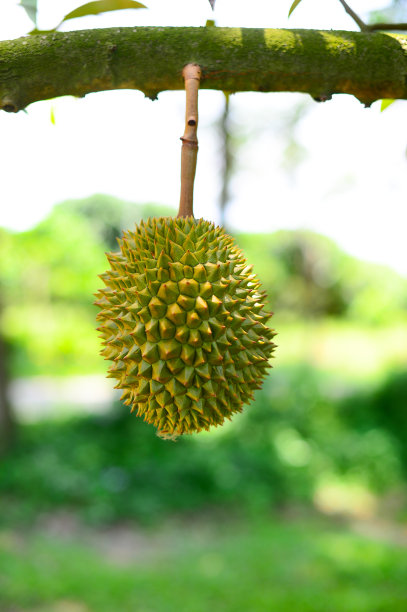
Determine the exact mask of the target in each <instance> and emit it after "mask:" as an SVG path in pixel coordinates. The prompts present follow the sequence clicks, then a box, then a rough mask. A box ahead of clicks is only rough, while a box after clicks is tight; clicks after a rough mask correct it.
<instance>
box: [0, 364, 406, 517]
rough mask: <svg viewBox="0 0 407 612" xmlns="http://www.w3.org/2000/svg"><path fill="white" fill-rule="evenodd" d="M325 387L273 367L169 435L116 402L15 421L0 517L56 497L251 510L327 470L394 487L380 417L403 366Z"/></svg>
mask: <svg viewBox="0 0 407 612" xmlns="http://www.w3.org/2000/svg"><path fill="white" fill-rule="evenodd" d="M336 391H337V387H336V385H335V381H333V380H330V379H329V378H325V379H324V378H321V376H320V375H318V374H317V373H316V372H315V371H312V370H310V369H304V368H293V369H287V370H281V369H280V370H279V371H276V372H273V376H272V379H271V378H269V379H268V381H267V382H266V385H265V388H264V389H263V390H262V391H260V392H259V393H258V394H257V396H256V400H255V402H254V403H253V405H252V406H250V407H247V408H246V409H245V411H244V412H243V413H242V414H240V415H237V416H236V417H234V419H233V420H232V421H231V422H227V423H226V424H225V425H224V426H223V427H221V428H218V429H215V430H214V431H212V432H209V433H206V432H204V433H201V434H199V435H197V436H185V437H182V438H181V439H179V440H178V441H177V442H171V441H163V440H161V439H159V438H157V436H156V435H155V432H154V429H153V428H152V427H150V426H148V425H146V424H145V423H144V422H143V421H142V420H141V419H139V418H137V417H135V416H134V415H129V414H128V411H127V410H126V409H124V408H123V407H121V406H115V407H114V409H113V410H112V412H111V413H109V414H107V415H99V416H88V417H82V418H75V419H71V420H68V421H52V422H38V423H36V424H32V425H25V426H23V427H21V429H20V439H19V442H18V443H17V445H16V447H15V449H14V450H13V451H12V452H11V453H10V455H9V456H8V457H7V458H6V459H5V460H3V462H2V469H1V471H0V496H1V498H2V500H3V502H2V504H3V512H2V516H1V519H0V520H1V521H3V522H4V521H6V522H7V521H9V520H11V521H14V520H21V521H23V522H26V521H30V520H31V519H32V518H33V516H35V515H36V514H38V513H39V512H43V511H50V510H54V509H55V508H58V507H68V508H72V509H75V511H78V512H80V513H81V515H82V516H83V517H84V518H85V519H87V520H89V521H90V522H92V523H99V522H101V523H103V522H111V521H116V520H119V519H124V518H137V519H139V520H142V521H147V522H148V521H153V522H155V521H157V520H158V519H162V518H163V517H165V516H166V515H167V514H168V513H174V512H180V511H183V512H185V511H197V510H200V509H202V508H210V507H214V506H224V507H227V508H229V509H232V508H236V507H237V508H240V509H241V510H242V511H247V512H252V511H255V512H257V511H259V510H264V509H268V508H270V507H276V506H278V507H280V506H281V505H285V504H286V503H290V502H293V501H294V502H297V503H307V502H311V501H312V500H313V499H314V497H315V494H316V492H317V490H318V488H319V487H320V485H321V483H324V482H327V481H328V482H329V481H331V482H332V481H335V479H338V478H342V479H344V480H345V481H348V482H350V483H354V484H355V483H356V484H357V485H358V486H360V487H363V488H365V489H366V490H367V491H370V492H371V493H372V494H377V495H380V494H383V493H386V492H389V491H391V490H392V489H394V488H397V487H401V486H402V485H403V471H406V470H407V457H406V453H405V444H404V446H403V440H404V441H405V423H404V426H403V428H400V430H398V429H397V420H395V424H394V426H393V425H392V426H391V427H389V426H387V425H383V419H386V418H388V416H387V415H388V414H389V413H390V412H391V411H393V412H397V411H398V412H399V413H400V419H402V418H403V417H402V416H401V415H402V413H403V410H404V409H405V405H406V397H407V396H406V393H407V374H404V375H398V376H395V377H393V378H391V379H389V380H388V381H386V383H385V384H384V385H382V386H379V387H378V388H377V390H376V391H375V392H373V393H371V394H370V396H366V395H365V394H363V393H362V394H361V393H358V394H354V395H352V396H349V397H345V398H343V399H342V400H338V398H337V397H336ZM404 414H405V413H404ZM361 415H363V418H362V416H361ZM390 420H391V421H392V419H390ZM404 421H405V419H404Z"/></svg>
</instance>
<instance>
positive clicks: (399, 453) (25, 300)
mask: <svg viewBox="0 0 407 612" xmlns="http://www.w3.org/2000/svg"><path fill="white" fill-rule="evenodd" d="M171 213H172V211H170V210H168V209H165V208H163V207H157V206H152V205H149V204H148V205H145V206H144V207H141V206H136V205H134V204H131V203H126V202H122V201H120V200H117V199H115V198H112V197H109V196H93V197H92V198H88V199H86V200H82V201H72V202H66V203H63V204H61V205H59V206H57V207H55V209H54V210H53V211H52V213H51V214H50V216H49V217H48V218H47V219H45V220H44V221H43V222H41V223H40V224H39V225H38V226H37V227H35V228H34V229H32V230H30V231H27V232H23V233H20V234H12V233H10V232H6V231H4V230H2V231H1V233H0V284H1V290H2V296H1V297H2V302H3V312H2V315H1V329H2V333H3V335H4V336H5V337H6V339H7V342H8V345H9V346H10V353H9V361H10V365H11V374H12V375H13V376H14V377H18V376H27V375H33V374H42V375H48V376H53V375H68V374H87V373H93V372H100V373H102V372H104V370H105V363H104V361H103V360H102V359H101V358H100V357H99V355H98V353H99V348H100V346H99V340H98V338H97V333H96V331H95V329H94V328H95V327H96V325H95V314H96V309H95V308H94V306H93V305H92V302H93V298H92V293H93V292H94V291H95V290H96V289H97V288H98V287H99V285H100V280H99V279H98V276H97V275H98V274H99V273H100V272H102V271H103V270H104V269H105V268H106V267H107V262H106V259H105V255H104V251H106V250H111V249H115V248H116V246H115V244H116V237H117V236H120V233H121V229H122V228H125V227H131V226H132V224H133V223H134V222H135V221H137V220H139V219H140V218H141V217H147V216H149V215H168V214H171ZM237 242H238V244H239V245H240V246H241V247H242V248H243V250H244V252H245V254H246V256H247V259H248V261H249V262H251V263H253V264H254V270H255V272H256V273H257V275H258V276H259V278H260V279H261V281H262V283H263V285H264V287H265V289H266V290H267V291H268V294H269V299H270V304H271V306H272V308H273V309H274V310H275V311H276V312H277V314H276V317H275V320H276V323H275V324H276V327H277V330H278V331H279V332H280V333H279V336H278V337H277V343H278V344H281V347H279V348H278V349H277V360H276V366H277V367H276V369H275V370H274V371H273V372H272V373H271V374H270V377H269V378H268V379H267V381H266V384H265V385H264V388H263V389H262V390H261V391H260V392H258V393H257V394H256V400H255V402H254V404H253V405H252V406H250V407H247V408H245V410H244V412H243V414H241V415H238V416H237V417H235V418H234V419H233V421H232V422H231V423H230V424H229V423H227V424H226V425H225V426H224V427H222V428H220V429H218V430H215V431H214V432H210V433H209V434H207V433H202V434H200V435H199V436H194V437H192V438H183V439H181V440H179V441H178V442H177V443H171V442H163V441H162V440H160V439H158V438H156V436H155V433H154V430H153V428H151V427H149V426H147V425H145V424H144V423H143V422H141V421H140V419H138V418H136V417H134V416H130V415H129V414H128V410H127V409H125V408H124V407H123V406H119V405H117V406H115V407H114V408H113V410H112V412H111V414H109V415H105V416H103V415H101V416H97V417H96V416H93V417H91V416H88V417H84V418H80V419H76V420H70V421H66V422H63V421H52V422H48V423H47V422H39V423H37V424H33V425H26V426H22V427H21V428H20V439H19V442H18V444H17V446H16V447H15V449H14V450H13V451H12V453H11V454H10V455H9V457H8V458H6V459H5V460H4V461H3V462H2V469H1V470H0V495H1V498H2V504H3V506H4V508H5V510H4V512H2V517H3V520H5V518H6V517H14V518H16V519H18V518H20V519H21V520H27V519H29V518H30V517H32V516H33V515H34V514H36V513H38V512H41V511H42V510H47V509H53V508H55V507H58V506H65V505H68V506H72V507H74V508H75V509H76V510H78V511H80V512H81V513H82V514H83V516H84V517H86V518H87V519H88V520H90V521H93V522H104V521H114V520H118V519H120V518H125V517H137V518H139V519H140V520H145V521H147V520H156V519H158V518H160V517H162V516H165V514H167V513H168V512H176V511H186V510H194V509H195V510H197V509H200V508H202V507H208V506H213V505H219V504H220V505H224V506H227V507H232V506H236V505H238V506H240V507H242V508H246V509H247V510H248V511H249V510H251V509H258V508H268V507H270V506H273V505H274V506H275V505H281V504H283V503H286V502H288V501H290V500H295V501H298V502H301V503H303V502H311V501H313V502H314V503H317V504H318V503H319V504H320V505H321V507H322V506H324V505H325V507H327V506H329V504H330V500H329V495H331V496H332V495H334V492H335V487H337V486H338V483H339V484H340V483H345V484H346V485H347V486H349V487H351V488H352V487H353V489H354V490H356V489H357V490H360V491H362V492H363V491H365V492H367V493H366V495H367V494H369V495H371V496H373V497H374V496H375V495H380V494H382V493H386V492H388V491H391V490H392V489H396V488H400V487H401V488H402V487H403V486H404V484H403V483H404V482H405V477H406V474H407V453H406V448H407V445H406V440H407V429H406V419H405V414H406V408H407V383H406V380H407V374H406V372H405V368H404V370H403V366H402V364H403V360H404V362H405V359H406V349H407V343H406V322H407V315H406V305H407V280H406V279H403V278H401V277H400V276H398V275H397V274H396V273H395V272H392V271H391V270H389V269H386V268H383V267H380V266H376V265H373V264H366V263H363V262H359V261H357V260H356V259H354V258H352V257H350V256H349V255H346V254H344V253H343V252H342V251H341V250H340V249H339V248H338V247H337V246H336V245H335V244H334V243H333V242H332V241H330V240H328V239H327V238H324V237H322V236H318V235H316V234H312V233H310V232H293V231H290V232H289V231H284V232H283V231H282V232H277V233H276V234H273V235H271V236H266V235H247V234H243V235H239V236H238V237H237ZM273 321H274V319H273ZM379 357H380V358H379ZM397 364H398V365H399V366H400V373H399V374H397V375H391V373H389V374H388V375H387V376H388V377H387V380H386V376H385V371H384V368H390V367H394V366H395V365H397ZM354 372H359V373H362V374H363V377H364V380H365V382H366V381H367V385H368V386H367V387H366V389H363V388H356V387H355V388H353V387H352V386H349V385H350V384H354V381H355V380H356V378H352V376H353V375H354ZM350 381H352V383H350ZM357 382H358V384H359V387H360V381H359V380H358V381H357ZM56 414H57V412H56ZM329 491H331V493H329ZM332 491H333V493H332ZM363 503H364V504H365V505H366V503H368V502H363ZM363 503H362V506H363ZM369 503H370V502H369Z"/></svg>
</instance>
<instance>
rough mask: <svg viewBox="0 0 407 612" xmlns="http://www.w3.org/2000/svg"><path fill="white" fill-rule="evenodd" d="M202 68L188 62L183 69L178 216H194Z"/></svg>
mask: <svg viewBox="0 0 407 612" xmlns="http://www.w3.org/2000/svg"><path fill="white" fill-rule="evenodd" d="M201 74H202V72H201V69H200V67H199V66H198V65H197V64H188V65H187V66H185V67H184V69H183V71H182V76H183V77H184V81H185V94H186V104H185V106H186V109H185V131H184V135H183V136H181V140H182V149H181V196H180V202H179V211H178V217H193V216H194V213H193V197H194V180H195V170H196V159H197V155H198V138H197V128H198V89H199V82H200V79H201Z"/></svg>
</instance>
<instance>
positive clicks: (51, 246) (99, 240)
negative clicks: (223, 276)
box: [0, 195, 407, 376]
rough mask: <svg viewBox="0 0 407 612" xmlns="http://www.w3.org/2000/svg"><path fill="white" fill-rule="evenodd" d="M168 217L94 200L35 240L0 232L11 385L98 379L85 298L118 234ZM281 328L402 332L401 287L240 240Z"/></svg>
mask: <svg viewBox="0 0 407 612" xmlns="http://www.w3.org/2000/svg"><path fill="white" fill-rule="evenodd" d="M170 214H174V211H172V210H171V209H168V208H166V207H162V206H157V205H153V204H145V205H135V204H132V203H129V202H123V201H121V200H118V199H117V198H114V197H112V196H106V195H95V196H92V197H90V198H87V199H84V200H76V201H68V202H65V203H63V204H60V205H58V206H56V207H55V208H54V209H53V211H52V212H51V214H50V215H49V216H48V217H47V218H46V219H45V220H44V221H42V222H41V223H40V224H39V225H37V226H36V227H35V228H33V229H32V230H29V231H27V232H22V233H18V234H13V233H11V232H6V231H5V230H0V290H1V301H2V304H3V314H2V316H1V317H0V329H2V330H3V332H2V333H3V335H5V336H6V339H7V341H8V342H9V344H11V345H13V346H14V350H13V353H12V355H11V358H10V359H11V371H12V373H13V374H14V375H15V376H26V375H33V374H46V375H64V374H74V373H78V374H83V373H93V372H98V371H102V369H103V367H104V365H103V361H102V360H101V359H100V358H99V356H98V353H99V341H98V339H97V335H96V334H95V332H94V327H95V313H96V309H95V308H94V307H93V305H92V302H93V297H92V294H93V293H94V292H95V291H96V289H97V288H98V287H99V286H100V280H99V279H98V274H100V273H101V272H103V271H104V270H105V269H106V267H107V262H106V258H105V255H104V252H105V251H108V250H115V249H116V248H117V237H119V236H120V235H121V231H122V229H124V228H128V227H131V226H132V225H133V224H134V223H135V222H138V221H139V220H140V219H141V218H146V217H148V216H159V215H170ZM237 243H238V244H239V246H240V247H241V248H242V249H243V251H244V253H245V254H246V257H247V259H248V261H249V262H250V263H253V264H254V271H255V272H256V274H257V275H258V277H259V278H260V279H261V281H262V284H263V286H264V288H265V289H266V290H267V292H268V296H269V303H270V306H271V308H272V309H273V310H274V311H275V312H277V313H278V319H279V321H283V320H284V321H291V322H293V323H296V322H298V321H304V319H307V320H310V319H313V320H322V319H324V318H326V317H330V318H331V319H332V318H336V319H339V318H341V319H344V320H345V319H346V320H348V321H357V322H358V324H365V325H372V326H377V325H381V324H383V323H385V322H387V323H388V322H389V321H391V322H392V324H395V323H397V322H403V323H406V322H407V315H406V311H407V280H406V279H403V278H401V277H400V276H398V275H397V274H396V273H395V272H393V271H392V270H390V269H387V268H384V267H381V266H377V265H373V264H366V263H363V262H359V261H358V260H356V259H355V258H353V257H351V256H349V255H346V254H345V253H343V252H342V251H341V250H340V249H339V248H338V247H337V246H336V245H335V244H334V243H333V242H332V241H330V240H329V239H327V238H325V237H322V236H319V235H317V234H313V233H310V232H298V231H281V232H277V233H275V234H273V235H261V234H260V235H258V234H256V235H248V234H241V235H238V236H237Z"/></svg>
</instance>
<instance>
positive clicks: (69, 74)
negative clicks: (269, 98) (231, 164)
mask: <svg viewBox="0 0 407 612" xmlns="http://www.w3.org/2000/svg"><path fill="white" fill-rule="evenodd" d="M406 51H407V39H406V37H405V36H403V35H401V34H400V35H397V34H386V33H383V32H374V33H370V32H339V31H319V30H263V29H251V28H161V27H140V28H109V29H99V30H82V31H77V32H54V33H50V34H44V35H41V36H32V37H24V38H19V39H17V40H12V41H3V42H0V108H2V109H3V110H6V111H9V112H16V111H18V110H21V109H23V108H25V107H26V106H27V105H28V104H30V103H32V102H35V101H37V100H46V99H49V98H54V97H57V96H63V95H73V96H84V95H86V94H87V93H91V92H96V91H103V90H109V89H139V90H141V91H142V92H144V94H145V95H146V96H148V97H150V98H152V99H154V98H156V97H157V94H158V93H159V92H160V91H163V90H174V89H183V85H184V84H183V78H182V70H183V67H184V66H185V65H186V64H189V63H196V64H199V65H200V66H201V67H202V81H201V88H202V89H218V90H223V91H226V92H230V93H233V92H237V91H296V92H306V93H309V94H311V96H313V97H314V98H315V99H317V100H326V99H329V98H330V97H331V95H332V94H335V93H347V94H352V95H354V96H356V97H357V98H358V99H359V100H361V102H363V103H364V104H366V105H369V104H371V103H372V102H373V101H374V100H377V99H380V98H394V99H396V98H403V99H407V53H406Z"/></svg>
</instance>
